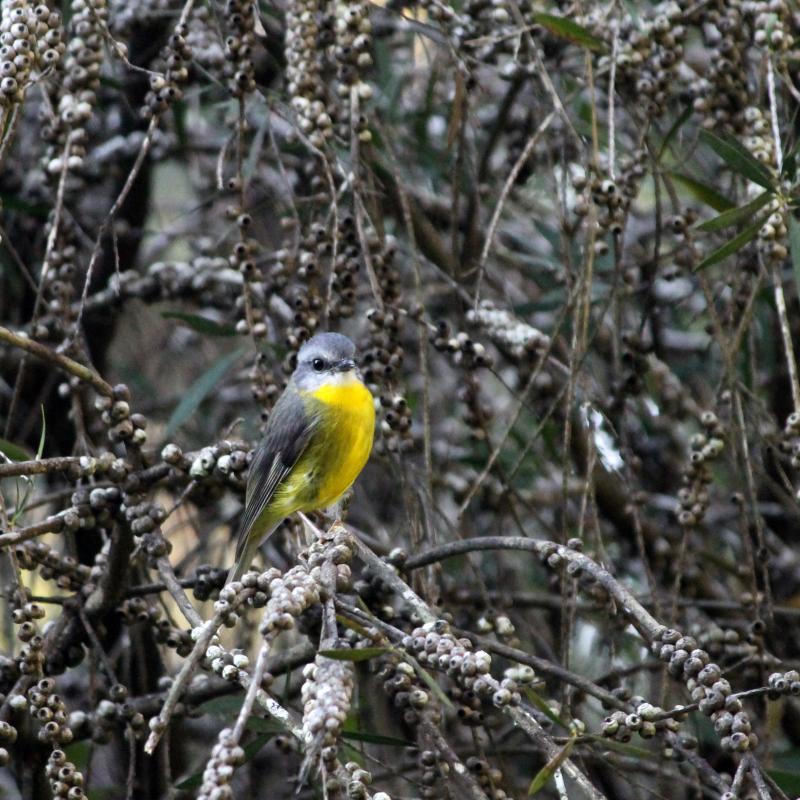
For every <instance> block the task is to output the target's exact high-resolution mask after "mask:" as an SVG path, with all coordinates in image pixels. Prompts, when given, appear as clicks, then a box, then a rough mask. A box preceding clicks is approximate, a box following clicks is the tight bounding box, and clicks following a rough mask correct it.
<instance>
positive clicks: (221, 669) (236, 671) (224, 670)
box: [205, 635, 274, 690]
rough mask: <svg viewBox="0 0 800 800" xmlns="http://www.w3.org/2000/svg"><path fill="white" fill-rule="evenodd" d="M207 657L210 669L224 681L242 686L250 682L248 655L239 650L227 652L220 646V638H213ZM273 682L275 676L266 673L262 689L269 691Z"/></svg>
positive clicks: (207, 650)
mask: <svg viewBox="0 0 800 800" xmlns="http://www.w3.org/2000/svg"><path fill="white" fill-rule="evenodd" d="M205 657H206V662H207V666H208V668H209V669H211V670H212V671H213V672H216V673H217V675H219V676H220V677H221V678H222V679H223V680H226V681H228V682H229V683H241V684H244V683H245V682H246V681H247V680H248V678H249V673H248V672H247V670H248V668H249V667H250V659H249V658H248V656H247V654H246V653H245V652H244V651H243V650H241V649H239V648H234V649H233V650H227V649H226V648H225V647H223V645H222V644H220V640H219V637H218V636H216V635H214V636H212V637H211V641H210V643H209V646H208V648H207V649H206V656H205ZM273 681H274V678H273V676H272V675H271V674H270V673H269V672H265V673H264V675H263V676H262V679H261V686H262V688H263V689H265V690H266V689H269V687H270V686H271V685H272V683H273Z"/></svg>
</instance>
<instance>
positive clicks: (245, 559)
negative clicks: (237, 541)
mask: <svg viewBox="0 0 800 800" xmlns="http://www.w3.org/2000/svg"><path fill="white" fill-rule="evenodd" d="M260 544H261V542H260V541H259V540H258V539H255V538H248V539H247V541H246V542H245V543H244V547H242V548H241V549H239V548H237V553H236V563H235V564H234V565H233V566H232V567H231V571H230V572H229V573H228V580H227V583H231V582H232V581H238V580H239V579H240V578H241V577H242V575H244V573H245V572H247V570H248V569H249V567H250V564H251V563H252V562H253V559H254V558H255V555H256V553H257V552H258V546H259V545H260Z"/></svg>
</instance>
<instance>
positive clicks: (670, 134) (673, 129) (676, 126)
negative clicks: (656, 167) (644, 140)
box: [656, 105, 694, 163]
mask: <svg viewBox="0 0 800 800" xmlns="http://www.w3.org/2000/svg"><path fill="white" fill-rule="evenodd" d="M693 113H694V109H693V108H692V106H690V105H689V106H686V108H684V109H683V113H682V114H681V115H680V116H679V117H678V119H676V120H675V122H673V123H672V125H671V126H670V129H669V130H668V131H667V135H666V136H665V137H664V140H663V141H662V142H661V147H659V148H658V156H657V159H656V160H657V161H658V162H659V163H661V158H662V157H663V155H664V153H665V152H666V149H667V148H668V147H669V146H670V144H671V143H672V140H673V139H674V138H675V136H676V135H677V133H678V131H679V130H680V129H681V128H682V127H683V126H684V125H685V124H686V122H687V121H688V119H689V117H691V116H692V114H693Z"/></svg>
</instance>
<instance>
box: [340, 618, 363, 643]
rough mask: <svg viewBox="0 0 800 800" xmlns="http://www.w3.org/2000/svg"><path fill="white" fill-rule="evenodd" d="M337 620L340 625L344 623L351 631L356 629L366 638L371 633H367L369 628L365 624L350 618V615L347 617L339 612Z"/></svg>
mask: <svg viewBox="0 0 800 800" xmlns="http://www.w3.org/2000/svg"><path fill="white" fill-rule="evenodd" d="M336 621H337V622H338V623H339V624H340V625H343V626H344V627H345V628H349V629H350V630H351V631H355V632H356V633H357V634H358V635H359V636H362V637H365V638H366V637H367V636H368V635H369V634H368V633H367V629H366V628H365V627H364V626H363V625H359V624H358V623H357V622H355V621H354V620H352V619H350V618H349V617H345V616H344V615H343V614H337V615H336Z"/></svg>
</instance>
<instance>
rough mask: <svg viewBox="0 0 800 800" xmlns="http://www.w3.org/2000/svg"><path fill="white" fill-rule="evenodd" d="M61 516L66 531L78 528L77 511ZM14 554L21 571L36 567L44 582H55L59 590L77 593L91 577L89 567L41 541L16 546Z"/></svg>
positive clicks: (67, 511) (73, 510)
mask: <svg viewBox="0 0 800 800" xmlns="http://www.w3.org/2000/svg"><path fill="white" fill-rule="evenodd" d="M63 514H64V528H65V529H66V530H77V529H78V528H79V527H80V520H81V518H80V517H79V515H78V512H77V510H75V509H67V510H66V511H64V512H63ZM14 554H15V556H16V558H17V563H18V564H19V566H20V568H21V569H26V570H35V569H36V568H37V567H38V568H39V575H40V576H41V577H42V578H43V579H44V580H55V582H56V586H57V587H58V588H59V589H64V590H66V591H78V590H80V588H81V587H82V586H83V585H84V584H85V583H86V582H87V581H88V580H89V578H90V576H91V568H90V567H88V566H87V565H85V564H79V563H78V560H77V559H76V558H75V557H73V556H70V555H63V554H61V553H59V552H58V551H57V550H54V549H53V548H52V547H50V546H49V545H48V544H46V543H45V542H42V541H37V542H26V543H25V544H22V545H18V546H17V547H16V548H15V549H14Z"/></svg>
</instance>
